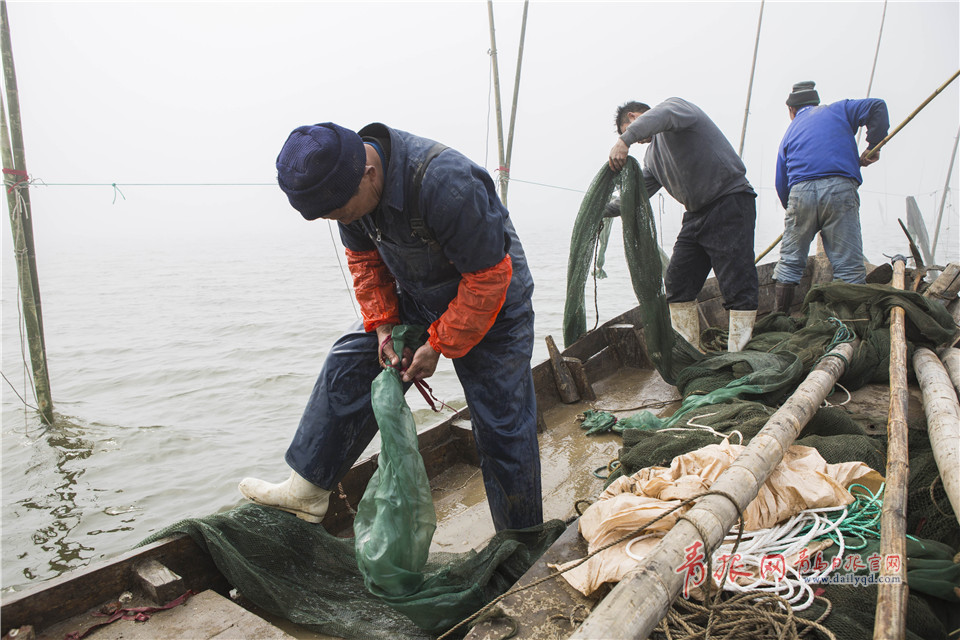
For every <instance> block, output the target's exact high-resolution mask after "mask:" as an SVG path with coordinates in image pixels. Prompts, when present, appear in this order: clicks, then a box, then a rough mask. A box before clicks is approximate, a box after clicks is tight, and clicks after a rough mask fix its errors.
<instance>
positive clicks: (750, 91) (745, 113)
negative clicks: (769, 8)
mask: <svg viewBox="0 0 960 640" xmlns="http://www.w3.org/2000/svg"><path fill="white" fill-rule="evenodd" d="M764 1H765V0H760V17H759V18H757V39H756V40H755V41H754V43H753V63H752V64H751V65H750V83H749V84H748V85H747V106H746V107H744V108H743V129H742V130H741V131H740V149H738V150H737V155H738V156H740V157H741V158H742V157H743V143H744V142H745V141H746V139H747V117H748V116H749V115H750V98H751V97H752V96H753V76H754V73H756V71H757V50H758V49H760V25H762V24H763V4H764Z"/></svg>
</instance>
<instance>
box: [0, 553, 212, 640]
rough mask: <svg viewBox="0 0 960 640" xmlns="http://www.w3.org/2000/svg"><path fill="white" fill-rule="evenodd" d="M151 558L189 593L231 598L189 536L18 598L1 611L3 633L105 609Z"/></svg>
mask: <svg viewBox="0 0 960 640" xmlns="http://www.w3.org/2000/svg"><path fill="white" fill-rule="evenodd" d="M151 559H152V560H156V561H158V562H160V563H162V564H163V565H164V566H166V567H169V568H170V569H171V570H172V571H175V572H176V573H177V574H178V575H180V576H181V577H182V578H183V582H184V584H185V585H186V588H188V589H194V590H200V589H217V590H220V591H222V592H223V593H226V592H227V591H228V590H229V588H230V586H229V585H228V584H227V581H226V580H225V579H224V577H223V576H222V575H221V574H220V572H219V571H218V570H217V568H216V566H215V565H214V564H213V560H212V559H211V558H210V556H209V555H208V554H207V553H206V552H204V551H203V550H202V549H200V547H198V546H197V544H196V543H195V542H194V541H193V540H192V539H191V538H190V537H189V536H177V537H176V538H166V539H164V540H159V541H157V542H155V543H153V544H150V545H147V546H144V547H140V548H138V549H133V550H131V551H128V552H126V553H124V554H121V555H119V556H117V557H116V558H113V559H112V560H110V561H109V562H105V563H102V564H97V565H95V566H90V567H85V568H83V569H77V570H76V571H72V572H70V573H68V574H65V575H63V576H61V577H59V578H54V579H53V580H49V581H47V582H43V583H41V584H39V585H37V586H36V587H34V588H32V589H27V590H24V591H21V592H19V593H16V594H14V595H13V596H11V597H10V598H8V599H7V600H5V601H4V603H3V609H2V612H0V624H2V627H3V628H2V632H3V633H7V631H9V630H10V629H12V628H16V627H20V626H23V625H27V624H30V625H33V626H34V628H35V629H37V631H41V630H43V629H45V628H47V627H49V626H51V625H53V624H55V623H57V622H59V621H61V620H64V619H66V618H70V617H72V616H76V615H79V614H82V613H84V612H86V611H87V610H89V609H91V608H93V607H97V606H100V605H101V604H102V603H103V602H104V601H105V600H108V599H110V598H119V597H120V594H121V593H123V592H124V591H128V590H130V589H131V586H132V585H133V583H134V579H133V576H132V571H133V565H134V560H136V561H145V560H151Z"/></svg>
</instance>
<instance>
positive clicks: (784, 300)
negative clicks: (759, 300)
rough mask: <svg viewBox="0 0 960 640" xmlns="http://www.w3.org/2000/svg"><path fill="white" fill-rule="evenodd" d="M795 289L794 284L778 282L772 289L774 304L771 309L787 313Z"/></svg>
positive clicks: (788, 312)
mask: <svg viewBox="0 0 960 640" xmlns="http://www.w3.org/2000/svg"><path fill="white" fill-rule="evenodd" d="M796 290H797V285H796V284H783V283H780V282H778V283H777V287H776V289H775V290H774V296H775V299H776V303H775V304H776V306H775V307H774V308H773V310H774V311H779V312H781V313H786V314H787V315H789V314H790V306H791V305H792V304H793V294H794V292H795V291H796Z"/></svg>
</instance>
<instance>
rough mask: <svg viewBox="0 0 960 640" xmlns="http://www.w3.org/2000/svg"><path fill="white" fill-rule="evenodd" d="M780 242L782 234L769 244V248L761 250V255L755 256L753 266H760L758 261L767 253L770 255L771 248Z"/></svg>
mask: <svg viewBox="0 0 960 640" xmlns="http://www.w3.org/2000/svg"><path fill="white" fill-rule="evenodd" d="M781 240H783V234H782V233H781V234H780V235H778V236H777V239H776V240H774V241H773V244H771V245H770V246H769V247H767V248H766V249H764V250H763V253H761V254H760V255H758V256H757V259H756V260H754V261H753V264H760V260H761V259H763V256H765V255H767V254H768V253H770V252H771V251H773V248H774V247H775V246H777V245H778V244H780V241H781Z"/></svg>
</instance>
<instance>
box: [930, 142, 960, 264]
mask: <svg viewBox="0 0 960 640" xmlns="http://www.w3.org/2000/svg"><path fill="white" fill-rule="evenodd" d="M958 145H960V129H957V137H956V138H954V139H953V152H952V153H951V154H950V167H949V168H948V169H947V181H946V183H944V185H943V195H942V196H941V197H940V211H939V212H937V226H936V228H935V229H934V231H933V244H931V245H930V262H931V263H933V262H934V260H935V259H936V257H937V241H938V240H939V239H940V222H941V221H942V220H943V207H944V205H945V204H947V192H948V191H950V176H951V175H952V174H953V162H954V160H956V159H957V146H958Z"/></svg>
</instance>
